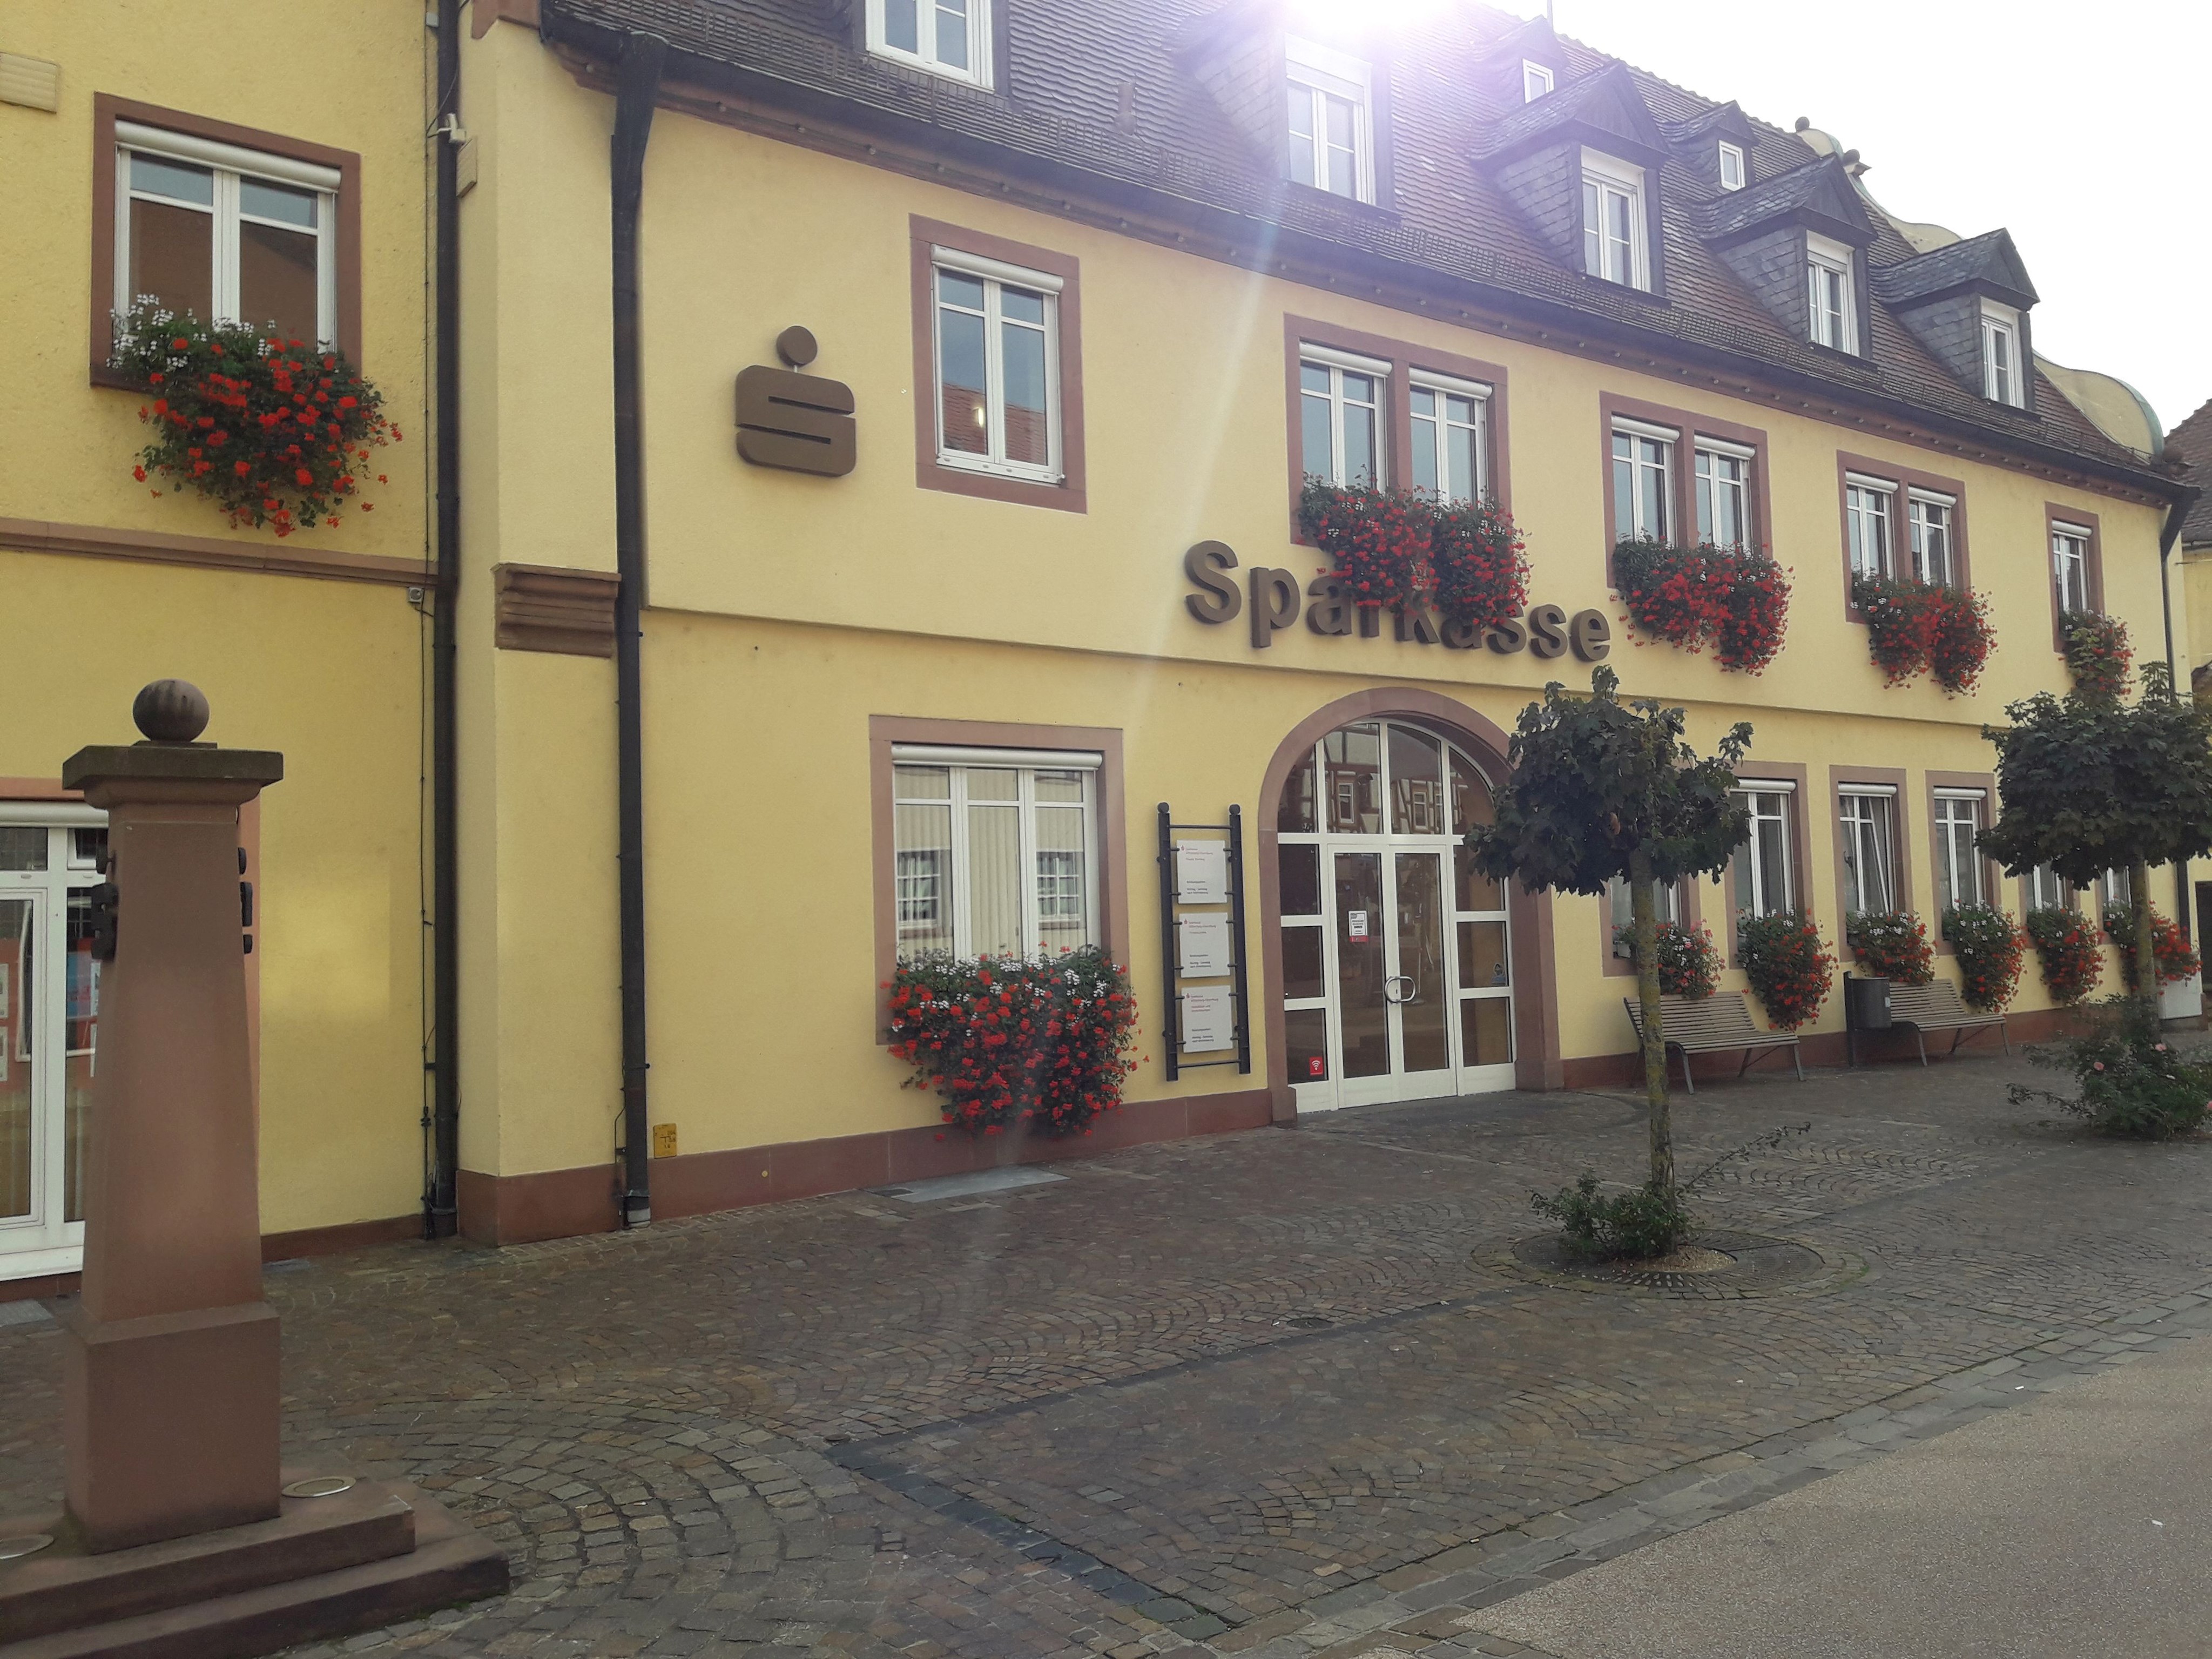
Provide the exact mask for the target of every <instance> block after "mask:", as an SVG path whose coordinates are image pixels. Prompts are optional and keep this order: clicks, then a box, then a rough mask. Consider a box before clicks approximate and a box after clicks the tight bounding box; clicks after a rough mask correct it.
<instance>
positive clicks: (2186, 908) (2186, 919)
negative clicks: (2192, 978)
mask: <svg viewBox="0 0 2212 1659" xmlns="http://www.w3.org/2000/svg"><path fill="white" fill-rule="evenodd" d="M2203 493H2204V492H2203V490H2201V489H2191V490H2190V491H2188V492H2187V493H2186V494H2185V495H2182V496H2181V497H2180V498H2179V500H2177V501H2172V502H2171V503H2169V504H2168V506H2167V507H2166V527H2165V528H2164V529H2163V530H2161V531H2160V532H2159V538H2158V599H2159V605H2160V611H2161V617H2162V620H2163V621H2164V623H2165V624H2166V686H2167V690H2168V694H2169V695H2170V696H2174V697H2179V696H2180V695H2181V671H2180V667H2179V665H2178V664H2177V663H2176V662H2175V661H2174V657H2173V586H2172V583H2171V582H2170V581H2169V580H2167V575H2166V561H2167V560H2168V559H2170V558H2171V557H2172V556H2173V544H2174V543H2175V542H2176V541H2178V540H2179V538H2180V536H2181V522H2182V520H2185V519H2186V518H2187V517H2188V516H2189V509H2190V508H2191V507H2194V506H2196V505H2197V497H2198V496H2199V495H2203ZM2193 897H2194V895H2192V894H2191V892H2190V890H2189V865H2188V862H2187V861H2186V860H2184V861H2183V862H2181V863H2179V864H2177V865H2175V866H2173V913H2174V915H2175V916H2176V917H2177V918H2178V919H2179V922H2180V927H2181V936H2182V938H2184V939H2187V938H2189V937H2190V935H2191V932H2192V931H2194V930H2193V929H2192V928H2191V927H2190V921H2191V916H2190V910H2191V899H2192V898H2193Z"/></svg>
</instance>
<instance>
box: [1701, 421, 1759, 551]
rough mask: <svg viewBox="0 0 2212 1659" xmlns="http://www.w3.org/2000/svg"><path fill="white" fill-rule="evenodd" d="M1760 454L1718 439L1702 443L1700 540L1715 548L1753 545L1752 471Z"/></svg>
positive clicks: (1702, 441)
mask: <svg viewBox="0 0 2212 1659" xmlns="http://www.w3.org/2000/svg"><path fill="white" fill-rule="evenodd" d="M1756 453H1757V452H1755V451H1753V450H1750V449H1747V448H1745V447H1743V446H1741V444H1728V443H1723V442H1722V441H1720V440H1719V439H1717V438H1700V439H1699V440H1698V453H1697V463H1696V465H1697V493H1698V539H1699V541H1701V542H1709V543H1711V544H1712V545H1713V546H1715V547H1748V546H1749V545H1750V544H1751V468H1752V463H1753V459H1755V458H1756Z"/></svg>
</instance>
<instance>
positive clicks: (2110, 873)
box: [2097, 870, 2136, 910]
mask: <svg viewBox="0 0 2212 1659" xmlns="http://www.w3.org/2000/svg"><path fill="white" fill-rule="evenodd" d="M2135 890H2136V884H2135V878H2133V877H2131V876H2130V874H2129V873H2128V872H2126V871H2124V870H2107V871H2106V872H2105V873H2104V874H2103V875H2101V876H2100V877H2099V878H2097V899H2098V902H2099V903H2100V904H2101V905H2102V906H2103V907H2104V908H2105V909H2106V910H2112V909H2115V908H2118V907H2120V906H2123V905H2129V904H2132V903H2134V902H2135Z"/></svg>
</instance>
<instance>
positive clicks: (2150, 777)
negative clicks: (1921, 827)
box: [1980, 662, 2212, 898]
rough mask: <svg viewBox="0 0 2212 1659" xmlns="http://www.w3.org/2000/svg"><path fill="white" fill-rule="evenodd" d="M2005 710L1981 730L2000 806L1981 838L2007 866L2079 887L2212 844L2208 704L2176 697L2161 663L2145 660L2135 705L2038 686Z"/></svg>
mask: <svg viewBox="0 0 2212 1659" xmlns="http://www.w3.org/2000/svg"><path fill="white" fill-rule="evenodd" d="M2005 718H2006V719H2007V720H2010V721H2011V722H2012V724H2011V726H2008V727H1995V726H1990V727H1984V729H1983V733H1982V735H1983V736H1984V737H1986V738H1988V739H1989V740H1990V742H1991V743H1993V744H1996V750H1997V799H1998V801H1999V804H2000V805H2001V808H2002V811H2001V812H2000V814H1999V817H1998V818H1997V821H1996V823H1995V824H1994V825H1992V826H1991V827H1990V829H1985V830H1984V831H1983V832H1982V836H1981V843H1980V844H1981V848H1982V851H1983V852H1984V853H1985V854H1988V855H1989V856H1990V857H1991V858H1993V859H1995V860H1997V862H1999V863H2000V864H2002V865H2003V866H2004V867H2005V869H2006V870H2007V872H2009V873H2010V874H2013V875H2016V876H2017V875H2024V874H2026V873H2027V872H2028V871H2030V870H2033V868H2034V867H2035V866H2037V865H2039V864H2047V865H2049V866H2051V868H2052V869H2053V870H2055V871H2056V872H2057V873H2058V874H2059V875H2060V876H2062V877H2063V878H2065V879H2066V880H2068V881H2070V882H2072V883H2074V884H2075V885H2076V886H2083V887H2086V886H2087V885H2089V884H2091V883H2093V882H2094V881H2095V880H2097V879H2098V878H2100V876H2102V875H2103V874H2104V873H2105V872H2106V871H2107V870H2132V869H2135V868H2136V867H2138V866H2151V865H2158V864H2172V863H2176V862H2178V861H2179V860H2182V859H2188V858H2196V857H2198V856H2200V855H2201V854H2204V853H2207V852H2212V714H2208V712H2207V711H2206V710H2204V709H2203V708H2199V707H2198V706H2197V704H2196V703H2195V702H2186V701H2177V700H2176V699H2175V698H2174V696H2173V695H2172V681H2171V679H2170V678H2169V676H2168V674H2167V671H2166V665H2165V664H2164V663H2162V662H2149V663H2146V664H2145V665H2143V670H2142V698H2141V700H2140V701H2138V702H2136V703H2135V704H2134V705H2133V706H2130V705H2128V704H2126V703H2123V702H2119V701H2118V699H2117V698H2112V697H2085V696H2069V697H2066V698H2064V699H2063V700H2062V699H2060V698H2057V697H2054V696H2051V694H2050V693H2049V692H2048V691H2039V692H2038V693H2037V694H2036V695H2035V696H2033V697H2029V698H2027V700H2026V701H2024V702H2015V703H2011V704H2008V706H2007V707H2006V708H2005ZM2137 897H2138V898H2141V897H2142V895H2141V894H2138V895H2137Z"/></svg>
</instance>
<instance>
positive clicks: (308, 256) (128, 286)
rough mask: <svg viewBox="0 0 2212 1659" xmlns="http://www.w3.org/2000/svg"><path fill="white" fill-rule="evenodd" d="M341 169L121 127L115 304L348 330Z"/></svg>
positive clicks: (328, 333)
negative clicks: (149, 301)
mask: <svg viewBox="0 0 2212 1659" xmlns="http://www.w3.org/2000/svg"><path fill="white" fill-rule="evenodd" d="M337 188H338V173H337V168H336V167H322V166H319V165H317V164H316V163H314V162H311V161H296V160H295V159H293V158H292V157H290V156H284V155H264V154H263V153H261V152H260V151H258V150H251V149H240V148H239V147H238V146H236V145H234V144H223V143H216V142H214V141H213V140H211V139H206V138H194V137H186V136H185V135H184V134H182V133H176V132H166V131H162V130H161V128H159V127H149V126H142V125H139V124H138V123H137V122H135V121H118V122H117V123H116V124H115V307H114V308H115V309H116V310H117V311H118V312H121V311H128V310H130V309H131V306H132V304H133V303H134V302H135V301H137V300H138V299H139V298H141V297H142V296H149V295H150V296H151V297H152V298H154V299H156V300H159V301H161V303H162V304H164V305H166V306H167V307H169V308H170V309H171V310H173V311H180V312H181V311H188V312H190V313H192V314H193V315H194V316H196V317H198V318H200V319H203V320H204V321H210V322H213V321H222V322H232V323H246V324H251V325H254V326H256V327H261V326H264V325H269V324H271V323H273V324H275V325H276V327H277V329H278V330H279V331H282V332H283V334H284V335H286V336H287V337H294V338H298V339H302V340H313V342H314V343H316V344H318V345H326V344H329V343H331V342H333V341H335V340H336V339H337Z"/></svg>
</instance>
